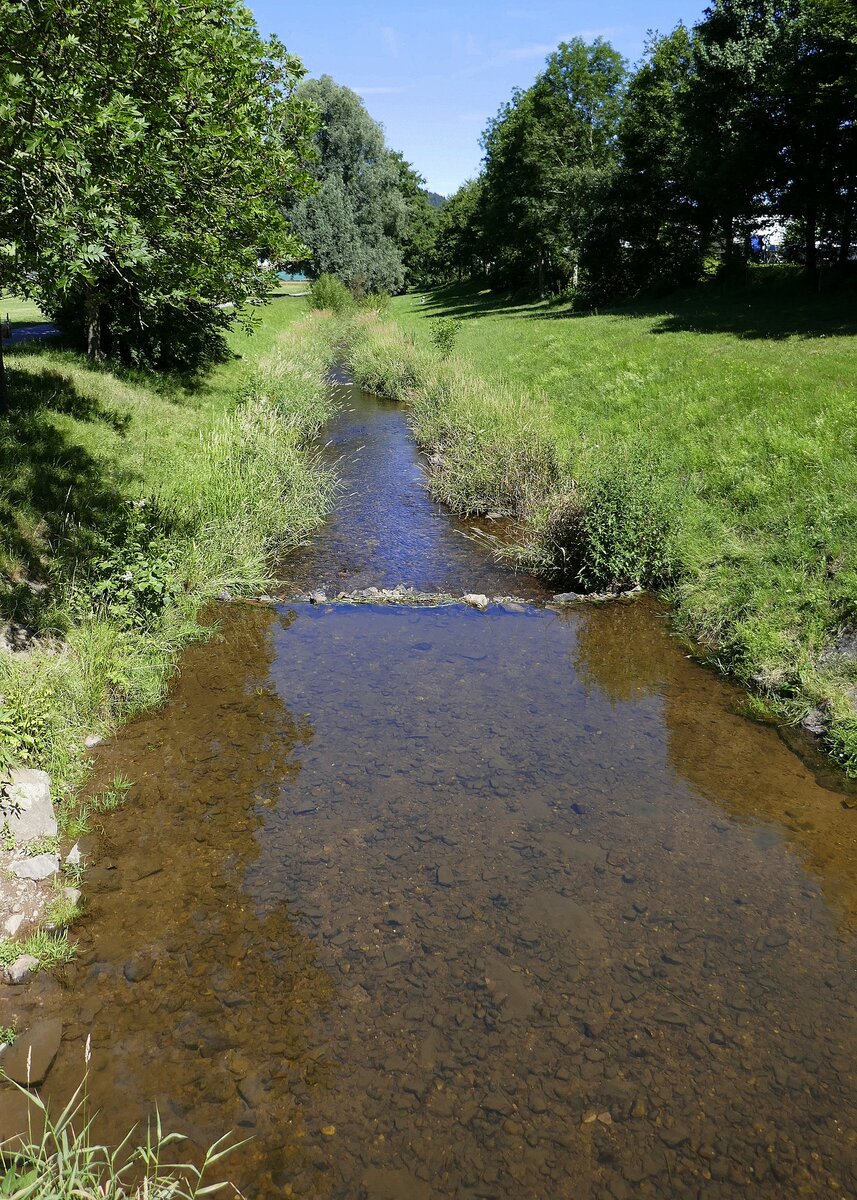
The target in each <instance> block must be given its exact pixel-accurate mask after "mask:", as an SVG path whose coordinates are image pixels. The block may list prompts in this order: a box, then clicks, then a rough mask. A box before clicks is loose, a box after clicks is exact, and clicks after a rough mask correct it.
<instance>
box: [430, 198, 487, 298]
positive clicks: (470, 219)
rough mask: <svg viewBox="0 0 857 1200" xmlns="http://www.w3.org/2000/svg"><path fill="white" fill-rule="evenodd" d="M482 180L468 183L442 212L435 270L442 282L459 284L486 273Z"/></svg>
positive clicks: (439, 219) (439, 222)
mask: <svg viewBox="0 0 857 1200" xmlns="http://www.w3.org/2000/svg"><path fill="white" fill-rule="evenodd" d="M482 203H483V201H482V181H481V180H478V179H471V180H468V182H467V183H464V184H462V185H461V187H460V188H459V189H458V191H457V192H456V193H455V194H454V195H452V196H450V197H449V199H448V200H447V201H446V203H445V204H444V206H443V208H442V209H441V210H440V216H439V218H438V226H437V237H436V239H435V251H434V270H435V273H436V275H437V276H438V278H439V279H441V280H444V281H445V280H449V279H452V278H456V279H457V280H458V282H459V283H460V282H461V281H462V279H464V278H465V277H466V278H468V279H470V278H472V277H473V276H475V275H481V274H483V273H484V270H485V262H484V259H483V257H482V255H483V250H484V235H483V231H482V228H481V224H480V221H481V211H482Z"/></svg>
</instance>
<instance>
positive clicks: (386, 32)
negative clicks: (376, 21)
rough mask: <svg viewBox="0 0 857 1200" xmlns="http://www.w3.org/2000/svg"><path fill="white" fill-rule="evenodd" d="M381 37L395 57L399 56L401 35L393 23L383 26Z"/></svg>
mask: <svg viewBox="0 0 857 1200" xmlns="http://www.w3.org/2000/svg"><path fill="white" fill-rule="evenodd" d="M381 38H382V40H383V42H384V45H385V46H386V47H387V49H388V50H389V51H390V53H391V54H392V56H393V58H398V57H399V35H398V34H397V33H396V31H395V29H394V28H393V26H392V25H382V26H381Z"/></svg>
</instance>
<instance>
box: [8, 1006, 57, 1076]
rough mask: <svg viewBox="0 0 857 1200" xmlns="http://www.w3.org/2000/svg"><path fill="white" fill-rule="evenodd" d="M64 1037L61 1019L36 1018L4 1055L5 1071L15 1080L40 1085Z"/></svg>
mask: <svg viewBox="0 0 857 1200" xmlns="http://www.w3.org/2000/svg"><path fill="white" fill-rule="evenodd" d="M61 1039H62V1021H58V1020H55V1019H54V1020H48V1021H36V1023H35V1025H33V1026H31V1028H30V1029H28V1030H27V1032H26V1033H20V1034H18V1036H17V1037H16V1038H15V1042H14V1045H12V1046H10V1047H9V1049H8V1050H7V1051H6V1053H5V1054H4V1055H3V1058H2V1066H3V1071H4V1073H5V1074H6V1075H7V1076H8V1077H9V1079H11V1080H12V1082H13V1083H20V1084H22V1085H23V1086H25V1087H28V1086H32V1087H38V1086H39V1084H41V1083H44V1081H45V1078H46V1077H47V1074H48V1071H50V1069H51V1067H52V1066H53V1062H54V1059H55V1058H56V1056H57V1051H58V1050H59V1048H60V1041H61Z"/></svg>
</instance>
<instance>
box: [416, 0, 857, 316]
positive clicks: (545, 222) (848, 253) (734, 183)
mask: <svg viewBox="0 0 857 1200" xmlns="http://www.w3.org/2000/svg"><path fill="white" fill-rule="evenodd" d="M482 144H483V149H484V164H483V170H482V173H481V174H480V176H479V178H478V179H476V180H475V181H472V182H470V183H468V184H466V185H465V186H464V187H463V188H462V189H461V190H460V191H459V192H458V193H457V194H456V195H455V196H453V197H452V198H451V199H450V201H449V202H448V203H447V205H446V206H445V207H444V209H443V210H442V212H441V214H440V220H439V228H438V233H437V241H436V248H435V269H436V273H437V274H438V275H439V276H442V277H444V278H462V277H468V276H472V277H483V278H487V279H488V280H489V281H490V282H491V283H492V284H494V285H497V286H503V287H509V286H533V287H538V288H539V290H540V291H542V292H545V291H553V292H561V291H563V290H566V289H569V288H576V289H578V290H579V291H581V292H582V293H583V294H584V295H585V296H586V297H587V298H589V299H590V300H593V301H595V302H598V301H599V300H601V299H606V298H610V297H612V296H617V295H623V294H625V295H627V294H632V293H634V292H636V291H639V290H640V289H642V288H647V287H651V286H674V285H677V284H680V283H683V282H688V281H691V280H694V279H698V278H699V277H700V275H701V273H702V272H703V269H704V268H705V266H706V264H709V265H710V264H711V263H712V262H717V264H718V265H719V268H720V269H721V270H722V271H723V272H726V273H730V272H738V271H741V270H742V269H743V267H744V264H745V263H746V262H747V260H748V258H749V257H750V256H751V255H752V254H753V253H754V252H758V249H759V245H760V242H759V240H758V238H756V239H755V240H754V238H753V235H761V236H762V239H764V234H765V231H766V230H771V229H775V228H779V229H782V228H785V230H786V235H785V238H784V239H781V240H784V246H783V253H785V254H787V255H788V256H790V257H791V258H792V259H794V260H797V261H800V262H802V263H803V264H804V266H805V269H806V272H807V274H808V275H809V276H810V277H811V278H813V279H814V278H815V277H816V276H817V274H818V271H819V269H820V267H821V266H822V265H825V264H829V265H831V266H835V267H836V268H838V269H840V270H843V271H844V270H846V269H847V268H848V267H849V265H853V247H854V244H855V240H857V229H855V209H857V191H856V190H855V183H856V182H857V5H855V4H854V3H853V0H716V2H715V3H714V4H713V5H712V6H711V7H709V8H708V9H706V11H705V13H704V16H703V18H702V20H701V21H700V22H699V23H698V24H697V25H696V26H695V27H694V28H693V29H687V28H685V27H684V26H682V25H679V26H678V27H677V28H676V29H675V30H674V31H673V32H672V33H670V34H669V35H667V36H665V37H652V38H651V40H650V43H649V45H648V47H647V50H646V53H645V56H644V58H643V60H642V62H641V63H640V64H639V66H638V67H637V68H636V69H635V70H634V71H633V72H630V71H629V70H628V67H627V64H626V63H625V61H624V60H623V59H622V57H621V56H620V55H619V54H618V53H617V52H616V51H615V50H614V49H613V48H612V47H611V46H609V45H608V44H607V43H605V42H603V41H600V40H597V41H595V42H593V43H592V44H590V45H586V44H584V43H583V42H582V41H581V40H579V39H575V40H574V41H572V42H569V43H564V44H562V45H560V46H559V47H558V49H557V50H556V51H555V52H554V53H553V54H552V55H551V56H550V57H549V58H548V60H547V63H546V66H545V69H544V70H543V71H542V73H541V74H540V75H539V76H538V78H537V79H536V81H535V83H534V84H533V85H532V86H531V87H530V88H528V89H526V90H524V91H517V92H515V93H514V95H513V96H512V98H511V99H510V101H509V102H508V103H507V104H506V105H504V106H503V108H502V109H501V110H500V112H499V113H498V114H497V116H496V117H495V118H494V119H493V120H492V121H491V122H490V123H489V125H488V127H487V129H486V130H485V132H484V135H483V142H482Z"/></svg>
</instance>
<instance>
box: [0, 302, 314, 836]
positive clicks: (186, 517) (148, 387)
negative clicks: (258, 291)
mask: <svg viewBox="0 0 857 1200" xmlns="http://www.w3.org/2000/svg"><path fill="white" fill-rule="evenodd" d="M304 313H305V302H304V301H303V300H296V299H289V298H282V297H279V296H278V297H276V298H275V299H273V300H272V303H271V304H270V305H269V306H268V307H266V308H263V309H261V310H260V312H259V321H258V325H257V330H256V332H255V334H254V336H252V337H247V336H246V335H245V334H244V333H242V332H240V331H238V332H236V333H234V334H233V336H232V340H231V345H232V351H233V358H232V359H231V360H230V361H229V362H227V363H225V364H224V365H223V366H221V367H218V368H217V369H215V370H213V371H212V372H211V373H210V374H209V375H208V376H207V377H206V378H204V379H202V380H196V381H194V382H193V383H191V384H186V383H184V384H183V383H182V382H180V381H177V380H174V379H164V378H157V377H154V376H143V375H129V374H124V373H116V372H114V371H111V370H110V369H108V368H104V369H95V368H92V367H91V366H90V365H89V364H88V363H87V362H86V361H85V360H84V359H82V358H81V357H80V356H79V355H77V354H74V353H72V352H70V351H63V350H58V349H53V348H47V347H32V346H18V347H16V348H15V349H14V350H13V351H11V352H8V353H7V375H8V381H9V389H10V396H11V402H10V405H9V408H8V410H7V411H6V412H5V413H0V620H2V619H3V618H7V619H8V618H11V619H13V620H14V621H16V622H18V623H20V624H21V625H23V626H24V627H26V628H28V629H29V630H30V631H31V632H33V633H35V634H36V635H37V636H38V638H39V641H38V644H37V648H36V649H35V651H34V652H33V653H32V654H30V655H28V656H23V655H15V656H9V655H5V654H3V655H0V696H2V703H0V767H2V766H3V765H4V764H5V765H7V766H8V765H10V764H13V763H24V764H27V765H32V766H37V767H41V768H43V769H45V770H47V771H48V772H49V773H50V774H51V775H52V778H53V783H54V791H55V798H56V799H58V800H59V801H60V802H61V805H60V807H61V812H62V813H63V814H65V815H70V814H71V813H72V812H73V808H74V806H73V804H70V803H69V802H68V798H69V797H70V795H71V794H72V793H73V792H74V790H75V788H76V787H77V786H78V785H79V784H80V782H81V780H82V778H83V777H84V774H85V770H86V758H85V754H84V750H83V739H84V737H85V736H86V734H87V733H91V732H99V733H100V732H107V731H110V730H112V729H113V728H115V726H116V725H117V723H118V722H119V721H121V720H122V719H123V718H124V717H126V716H127V715H129V714H130V713H132V712H134V711H137V710H139V709H141V708H144V707H146V706H148V705H151V704H153V703H155V702H157V701H158V700H159V699H160V697H161V696H162V695H163V690H164V687H165V684H166V681H167V680H168V678H169V676H170V674H171V672H172V670H173V668H174V665H175V661H176V656H177V654H178V653H179V651H180V650H181V648H182V647H183V646H184V645H186V644H187V642H188V641H189V640H191V639H193V638H195V637H199V636H200V635H201V631H200V628H199V626H198V624H197V622H196V616H197V613H198V611H199V609H200V607H201V605H202V604H204V602H205V601H206V600H207V599H208V598H210V597H211V596H213V595H215V594H217V593H219V592H221V591H223V590H227V591H229V592H232V593H248V592H257V591H259V590H260V589H263V588H264V587H265V585H266V582H267V581H268V580H269V577H270V571H271V564H272V562H273V560H274V557H275V556H276V555H277V554H278V553H280V552H281V551H282V550H284V549H287V548H288V547H289V546H292V545H294V544H296V543H298V542H300V541H301V540H303V539H304V538H306V536H307V535H308V534H309V532H310V531H311V530H312V529H313V528H314V527H315V526H316V525H317V524H318V523H319V521H321V520H322V519H323V517H324V514H325V512H326V509H327V507H328V504H329V501H330V497H331V494H332V486H333V482H332V480H331V478H330V477H329V476H328V475H326V474H325V473H324V472H323V471H321V470H320V468H319V467H318V463H317V461H316V458H315V451H314V449H313V447H314V438H315V434H316V433H317V431H318V429H319V428H320V426H321V425H322V423H323V422H324V420H325V419H326V416H327V413H328V407H329V403H330V400H329V389H328V388H327V386H326V385H325V383H324V381H323V376H324V372H325V368H326V366H327V364H328V362H329V360H330V358H331V356H332V353H333V350H332V340H331V339H332V336H333V333H332V330H331V328H330V326H329V323H327V324H326V323H325V322H324V321H318V320H316V321H312V322H309V321H307V322H303V321H301V320H300V318H301V317H302V316H303V315H304Z"/></svg>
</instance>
